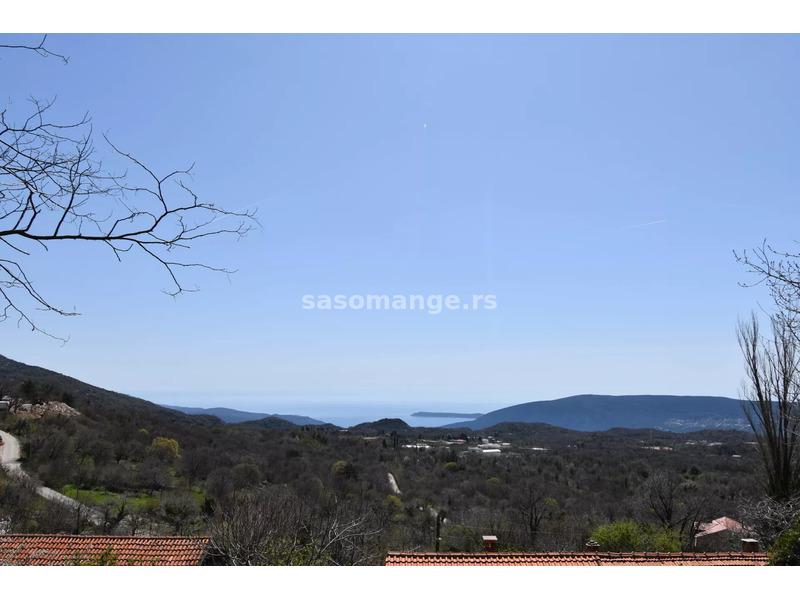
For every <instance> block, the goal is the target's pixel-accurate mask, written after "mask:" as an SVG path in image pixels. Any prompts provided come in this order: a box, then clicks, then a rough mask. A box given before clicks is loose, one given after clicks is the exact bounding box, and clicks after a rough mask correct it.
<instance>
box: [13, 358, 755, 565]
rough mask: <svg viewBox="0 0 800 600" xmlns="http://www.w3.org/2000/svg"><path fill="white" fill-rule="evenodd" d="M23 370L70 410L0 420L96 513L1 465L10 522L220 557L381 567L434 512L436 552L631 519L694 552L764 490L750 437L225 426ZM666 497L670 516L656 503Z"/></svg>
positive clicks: (516, 542) (556, 544) (27, 380)
mask: <svg viewBox="0 0 800 600" xmlns="http://www.w3.org/2000/svg"><path fill="white" fill-rule="evenodd" d="M18 365H19V363H14V362H13V361H10V360H9V359H2V361H0V368H1V370H0V387H2V389H3V390H4V393H5V394H9V393H12V394H18V393H20V391H21V390H24V393H26V394H28V395H29V396H30V398H32V399H33V401H34V402H36V401H48V400H53V401H55V400H59V401H66V402H68V403H69V404H71V406H73V407H74V408H75V409H76V410H77V411H79V412H80V416H77V417H66V416H63V415H53V416H47V414H45V416H43V417H41V418H32V417H31V416H30V415H25V414H23V413H18V414H5V415H4V416H3V417H2V419H3V421H2V425H1V426H2V428H3V429H4V430H6V431H9V432H11V433H12V434H13V435H15V436H17V437H18V438H19V439H20V441H21V444H22V450H23V467H24V469H25V470H26V471H27V472H28V473H30V474H31V475H32V476H33V477H34V478H35V479H38V480H39V481H41V482H42V483H44V484H45V485H47V486H49V487H51V488H54V489H56V490H61V491H63V492H65V493H67V494H69V495H72V496H73V497H74V496H76V495H77V497H78V499H79V500H80V501H81V502H83V503H86V504H91V505H95V506H96V507H97V508H98V509H99V510H100V511H101V513H102V514H104V515H105V519H104V522H103V523H102V524H101V525H93V524H92V523H91V522H90V521H89V520H88V519H86V518H85V515H81V514H80V513H79V512H76V511H75V510H71V509H69V508H67V507H65V506H63V505H58V504H54V503H48V502H45V501H44V500H43V499H41V498H37V497H36V496H35V494H34V493H33V492H32V491H31V487H30V485H29V484H28V483H26V482H25V481H18V480H15V479H14V478H13V477H10V476H8V475H4V476H3V478H2V483H0V507H2V508H0V512H2V513H3V514H2V515H0V517H2V518H3V519H6V520H7V522H8V523H9V525H8V527H9V529H10V530H11V531H13V532H60V531H67V532H75V533H77V532H87V531H90V530H99V531H104V532H112V531H113V532H119V533H127V534H130V533H137V532H138V533H142V532H148V533H164V534H197V533H204V532H210V533H211V535H212V537H213V538H214V539H215V540H216V541H217V546H218V553H219V557H218V559H219V560H220V561H221V562H227V563H237V564H240V563H244V564H250V563H253V562H261V563H263V562H269V563H271V564H379V563H380V562H381V561H382V559H383V556H384V555H385V552H386V551H388V550H389V549H393V550H411V549H423V550H426V549H430V550H432V549H434V547H435V531H436V527H437V521H439V523H438V525H439V527H440V530H441V535H440V537H441V541H440V547H441V549H442V550H465V551H470V550H477V549H479V548H480V536H481V535H486V534H490V533H491V534H495V535H497V536H498V537H499V539H500V547H501V549H519V550H522V549H525V550H579V549H581V548H582V547H583V544H584V543H585V542H586V540H587V539H588V538H589V536H590V535H591V533H592V531H593V530H594V529H595V528H597V527H598V526H600V525H602V524H606V523H611V522H614V521H619V520H622V519H629V518H632V519H636V520H638V521H640V522H642V523H645V524H647V526H648V527H654V528H662V529H663V528H666V529H669V531H671V532H674V536H675V537H674V541H672V542H670V543H673V544H674V545H676V546H675V547H678V548H680V547H684V548H689V547H690V545H691V535H692V533H693V528H694V525H695V524H696V523H697V522H699V521H703V520H710V519H713V518H717V517H720V516H728V517H731V518H734V519H736V518H737V517H739V518H741V517H740V513H741V511H740V508H741V506H742V504H743V502H744V501H746V500H747V499H748V498H755V497H757V496H758V487H757V481H756V478H755V475H756V474H757V473H758V467H759V465H758V456H757V453H756V451H755V449H754V447H753V445H752V436H751V435H749V434H747V433H744V432H736V431H703V432H695V433H687V434H678V433H669V432H663V431H657V430H652V429H650V430H632V429H615V430H610V431H605V432H580V431H574V430H568V429H564V428H559V427H554V426H550V425H544V424H524V423H504V424H498V425H496V426H494V427H490V428H487V429H484V430H481V431H471V430H468V429H449V430H448V429H433V428H428V429H420V428H412V427H409V426H408V425H407V424H405V423H404V422H402V421H398V420H384V421H379V422H376V423H371V424H362V425H359V426H357V427H353V428H350V429H349V430H344V429H340V428H337V427H333V426H297V425H293V424H291V423H287V422H285V421H283V422H282V423H280V422H279V421H280V420H279V419H275V418H272V417H271V418H269V419H266V420H264V421H256V422H249V423H243V424H240V425H229V424H225V423H223V422H222V421H220V420H219V419H216V418H214V417H208V416H189V415H185V414H183V413H178V412H175V411H171V410H168V409H166V408H162V407H158V406H156V405H153V404H151V403H149V402H145V401H142V400H137V399H135V398H130V397H128V396H123V395H120V394H115V393H113V392H106V391H105V390H101V389H99V388H96V387H93V386H89V385H87V384H83V383H81V382H78V381H76V380H74V379H71V378H69V377H65V376H61V375H56V374H53V373H50V372H48V371H46V370H44V369H37V368H35V367H24V366H18ZM390 474H391V477H390ZM662 492H663V493H667V495H668V496H669V497H670V498H671V502H672V506H671V507H670V509H671V510H670V514H669V517H668V518H666V520H665V519H664V518H662V517H659V514H660V513H658V511H656V510H654V506H653V502H654V498H655V497H656V495H657V494H659V493H662ZM245 532H249V533H248V534H247V535H246V536H245ZM253 532H256V533H255V534H253ZM245 538H246V539H247V540H250V541H249V542H248V543H247V544H244V543H243V540H244V539H245ZM254 540H255V541H254ZM248 544H249V545H248ZM245 546H247V547H245Z"/></svg>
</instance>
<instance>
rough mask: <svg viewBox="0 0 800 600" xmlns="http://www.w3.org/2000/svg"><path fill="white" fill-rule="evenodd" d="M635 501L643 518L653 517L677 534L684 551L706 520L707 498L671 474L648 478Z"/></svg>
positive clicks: (656, 473)
mask: <svg viewBox="0 0 800 600" xmlns="http://www.w3.org/2000/svg"><path fill="white" fill-rule="evenodd" d="M638 499H639V502H640V504H641V507H642V508H643V509H644V512H645V514H647V513H649V514H650V515H652V516H653V517H655V519H656V521H657V522H658V523H659V525H661V526H662V527H663V528H664V529H668V530H670V531H673V532H675V533H677V534H678V535H679V536H680V537H681V539H682V543H683V544H684V545H686V546H687V547H688V546H689V545H690V543H691V541H692V539H693V538H694V535H695V534H696V533H697V527H698V526H699V524H700V522H701V521H702V520H703V519H705V518H706V517H707V514H706V511H707V509H708V495H707V494H704V493H703V492H702V491H701V490H699V489H697V486H696V484H695V483H694V482H690V481H685V480H684V479H683V477H681V475H680V474H679V473H676V472H674V471H665V470H662V471H656V472H655V473H653V474H651V475H650V476H649V477H648V478H647V479H646V480H645V481H644V483H643V484H642V487H641V489H640V490H639V493H638Z"/></svg>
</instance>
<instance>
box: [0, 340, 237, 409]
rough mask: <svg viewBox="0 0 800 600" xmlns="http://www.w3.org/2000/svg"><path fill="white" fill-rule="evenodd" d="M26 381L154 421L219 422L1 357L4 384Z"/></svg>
mask: <svg viewBox="0 0 800 600" xmlns="http://www.w3.org/2000/svg"><path fill="white" fill-rule="evenodd" d="M26 379H31V380H33V381H35V382H36V383H37V384H46V383H50V384H53V385H55V386H57V387H58V388H60V389H62V390H64V391H66V392H69V393H70V394H72V395H73V396H74V397H75V399H76V401H78V402H79V403H82V404H86V403H88V404H91V402H92V401H93V400H94V401H99V402H102V403H103V404H104V405H105V406H107V407H109V408H114V409H117V410H121V411H137V412H141V413H146V414H149V415H153V416H154V417H156V418H166V419H169V420H172V421H178V422H182V423H196V424H203V425H218V424H221V421H220V419H218V418H217V417H214V416H212V415H188V414H186V413H182V412H178V411H175V410H171V409H169V408H166V407H164V406H159V405H158V404H153V403H152V402H148V401H147V400H142V399H140V398H134V397H133V396H128V395H127V394H120V393H119V392H112V391H110V390H104V389H103V388H99V387H97V386H94V385H90V384H88V383H84V382H83V381H79V380H78V379H75V378H74V377H69V376H67V375H62V374H61V373H56V372H55V371H50V370H48V369H44V368H42V367H35V366H32V365H26V364H25V363H21V362H17V361H15V360H11V359H10V358H7V357H5V356H3V355H0V381H5V382H6V383H7V384H11V385H12V386H16V385H18V384H20V383H22V382H23V381H25V380H26ZM79 408H80V407H79ZM122 414H124V413H122Z"/></svg>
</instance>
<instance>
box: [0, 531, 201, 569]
mask: <svg viewBox="0 0 800 600" xmlns="http://www.w3.org/2000/svg"><path fill="white" fill-rule="evenodd" d="M208 545H209V539H208V538H203V537H196V538H192V537H134V536H118V535H22V534H13V535H12V534H9V535H0V565H21V566H58V565H76V564H116V565H147V566H189V565H199V564H201V563H202V562H203V558H204V556H205V554H206V550H207V549H208Z"/></svg>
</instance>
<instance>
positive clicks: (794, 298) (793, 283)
mask: <svg viewBox="0 0 800 600" xmlns="http://www.w3.org/2000/svg"><path fill="white" fill-rule="evenodd" d="M734 255H735V256H736V260H737V261H738V262H740V263H741V264H743V265H744V266H745V267H746V268H747V271H748V272H749V273H752V274H753V275H755V276H756V280H755V281H754V282H749V283H742V284H741V285H742V286H743V287H752V286H755V285H760V284H765V285H766V286H767V288H768V289H769V293H770V296H772V299H773V301H774V302H775V305H776V307H777V309H778V310H777V312H776V315H775V317H774V318H776V319H778V320H781V321H785V324H786V325H787V326H788V331H789V333H792V334H793V335H794V337H795V338H796V339H797V336H798V333H800V330H798V325H800V253H792V252H783V251H780V250H776V249H774V248H773V247H772V246H770V245H769V244H767V243H766V241H764V243H763V244H762V245H761V247H760V248H755V249H753V250H751V251H750V252H747V251H744V252H742V253H741V254H740V253H734Z"/></svg>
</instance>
